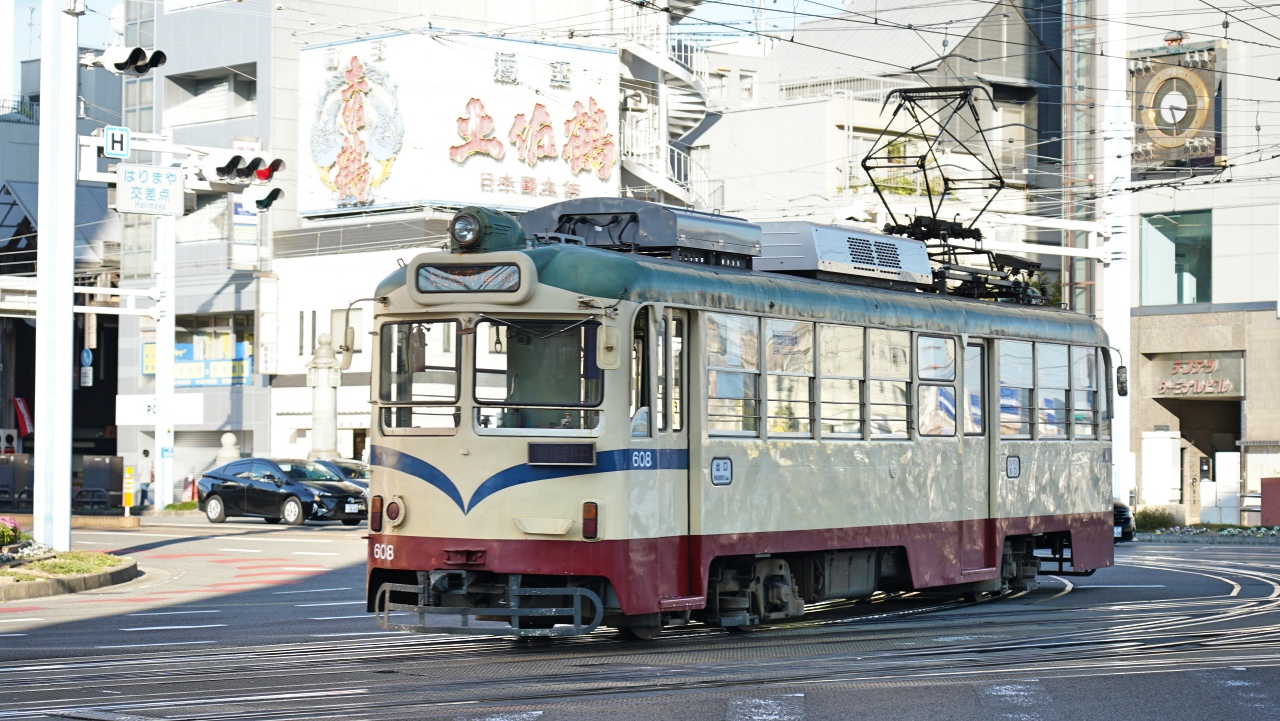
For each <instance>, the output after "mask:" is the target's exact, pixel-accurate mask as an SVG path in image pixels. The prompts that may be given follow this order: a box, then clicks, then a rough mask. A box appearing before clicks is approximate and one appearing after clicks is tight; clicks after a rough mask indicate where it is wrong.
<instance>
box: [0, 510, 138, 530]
mask: <svg viewBox="0 0 1280 721" xmlns="http://www.w3.org/2000/svg"><path fill="white" fill-rule="evenodd" d="M4 515H6V516H8V517H9V518H12V519H13V520H15V521H17V522H18V525H19V526H22V528H24V529H29V528H32V527H34V526H35V519H34V518H33V517H32V516H31V514H30V513H6V514H4ZM141 525H142V524H141V519H139V518H138V517H137V516H77V515H73V516H71V527H72V528H105V529H128V528H139V527H141Z"/></svg>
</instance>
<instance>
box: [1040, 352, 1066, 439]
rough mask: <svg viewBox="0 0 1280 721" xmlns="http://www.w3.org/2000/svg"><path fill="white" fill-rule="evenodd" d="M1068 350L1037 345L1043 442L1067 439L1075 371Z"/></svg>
mask: <svg viewBox="0 0 1280 721" xmlns="http://www.w3.org/2000/svg"><path fill="white" fill-rule="evenodd" d="M1067 358H1068V355H1067V346H1065V345H1058V344H1056V343H1036V397H1037V420H1038V421H1039V425H1040V437H1041V438H1066V437H1067V417H1068V415H1069V408H1070V406H1069V405H1067V393H1068V389H1069V388H1070V387H1071V370H1070V367H1069V363H1068V361H1067Z"/></svg>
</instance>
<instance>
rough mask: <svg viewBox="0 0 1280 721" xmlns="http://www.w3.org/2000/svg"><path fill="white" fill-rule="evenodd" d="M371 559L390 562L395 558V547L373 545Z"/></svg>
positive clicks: (379, 544)
mask: <svg viewBox="0 0 1280 721" xmlns="http://www.w3.org/2000/svg"><path fill="white" fill-rule="evenodd" d="M373 557H374V558H377V559H380V560H383V561H390V560H392V559H394V558H395V557H396V547H395V546H393V545H391V544H390V543H375V544H373Z"/></svg>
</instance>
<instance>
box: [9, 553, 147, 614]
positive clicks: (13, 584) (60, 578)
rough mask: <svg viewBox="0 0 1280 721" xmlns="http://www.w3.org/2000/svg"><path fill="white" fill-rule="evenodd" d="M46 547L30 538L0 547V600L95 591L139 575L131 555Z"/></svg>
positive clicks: (18, 599)
mask: <svg viewBox="0 0 1280 721" xmlns="http://www.w3.org/2000/svg"><path fill="white" fill-rule="evenodd" d="M46 549H47V547H41V546H38V545H36V544H33V543H31V542H30V541H27V542H23V543H20V544H14V545H12V546H5V547H3V548H0V603H4V602H5V601H20V600H25V599H31V598H41V597H44V596H58V595H61V594H64V593H80V592H82V591H92V590H93V589H95V588H104V587H106V586H114V585H116V584H118V583H125V582H126V581H132V580H133V579H134V578H137V577H138V564H137V562H135V561H134V560H133V559H132V558H127V557H120V556H112V555H110V554H107V553H98V552H95V551H66V552H61V553H58V552H47V551H46Z"/></svg>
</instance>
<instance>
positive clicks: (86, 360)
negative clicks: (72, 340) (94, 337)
mask: <svg viewBox="0 0 1280 721" xmlns="http://www.w3.org/2000/svg"><path fill="white" fill-rule="evenodd" d="M80 365H82V366H84V367H86V368H88V367H89V366H91V365H93V351H91V350H89V349H88V348H85V349H83V350H81V351H80Z"/></svg>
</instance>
